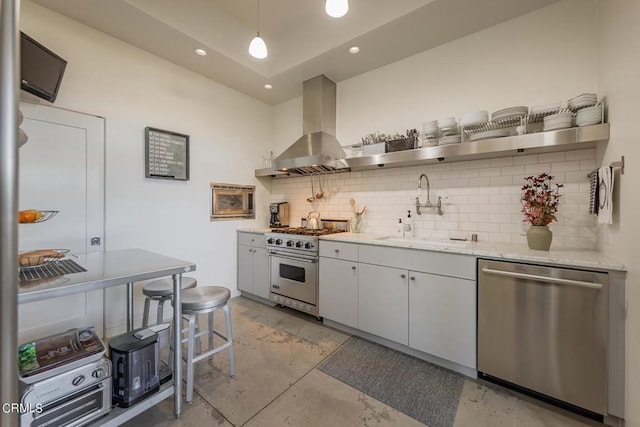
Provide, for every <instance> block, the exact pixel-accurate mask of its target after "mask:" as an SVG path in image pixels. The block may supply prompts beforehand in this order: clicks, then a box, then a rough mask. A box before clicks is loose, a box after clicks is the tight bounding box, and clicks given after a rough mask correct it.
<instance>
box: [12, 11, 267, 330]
mask: <svg viewBox="0 0 640 427" xmlns="http://www.w3.org/2000/svg"><path fill="white" fill-rule="evenodd" d="M21 29H22V30H23V31H24V32H26V33H27V34H29V35H30V36H32V37H34V38H35V39H36V40H38V41H40V42H41V43H43V44H44V45H45V46H47V47H48V48H50V49H51V50H53V51H54V52H56V53H58V54H59V55H60V56H62V57H63V58H65V59H66V60H67V61H68V66H67V70H66V73H65V76H64V79H63V82H62V87H61V89H60V94H59V97H58V99H57V101H56V103H55V106H57V107H63V108H68V109H72V110H76V111H82V112H86V113H91V114H96V115H99V116H103V117H105V118H106V233H105V235H106V238H105V240H106V248H107V249H108V250H117V249H124V248H136V247H137V248H143V249H147V250H150V251H154V252H158V253H162V254H165V255H168V256H173V257H176V258H181V259H185V260H189V261H192V262H194V263H196V265H197V271H196V272H195V273H193V276H194V277H196V278H197V279H198V282H199V283H200V284H202V285H223V286H226V287H228V288H230V289H232V290H233V292H234V294H237V289H236V267H235V266H236V249H235V244H236V243H235V242H236V236H235V230H236V228H237V227H239V226H251V225H254V224H256V223H264V222H266V218H267V208H268V197H269V196H268V189H267V188H265V185H268V183H267V184H265V183H262V182H259V181H258V180H256V179H255V178H254V169H255V168H257V167H259V165H260V161H261V156H262V155H263V154H264V153H265V152H268V146H269V144H268V142H267V143H265V142H264V139H262V138H256V137H255V136H256V135H266V136H267V138H266V139H267V140H268V139H269V137H270V135H271V134H272V113H273V108H272V107H270V106H268V105H267V104H264V103H262V102H260V101H257V100H255V99H252V98H250V97H247V96H245V95H243V94H240V93H238V92H236V91H234V90H232V89H230V88H228V87H226V86H223V85H221V84H218V83H215V82H212V81H211V80H208V79H206V78H204V77H201V76H198V75H196V74H194V73H192V72H190V71H187V70H185V69H183V68H181V67H179V66H177V65H175V64H172V63H170V62H167V61H165V60H162V59H159V58H158V57H156V56H153V55H151V54H149V53H147V52H145V51H142V50H140V49H138V48H135V47H133V46H131V45H129V44H126V43H123V42H122V41H120V40H117V39H115V38H112V37H110V36H107V35H105V34H103V33H100V32H97V31H95V30H92V29H90V28H89V27H86V26H84V25H82V24H79V23H78V22H76V21H73V20H70V19H67V18H65V17H63V16H61V15H58V14H56V13H53V12H51V11H50V10H48V9H45V8H43V7H41V6H39V5H36V4H34V3H32V2H30V1H28V0H27V1H23V2H22V17H21ZM146 126H152V127H157V128H161V129H167V130H172V131H175V132H179V133H184V134H188V135H190V137H191V142H190V144H191V145H190V151H191V153H190V169H191V170H190V175H191V177H190V180H189V181H188V182H177V181H176V182H170V181H166V180H152V179H145V178H144V128H145V127H146ZM265 147H266V148H265ZM210 181H218V182H228V183H239V184H253V185H256V186H257V191H258V192H257V200H258V204H259V206H258V214H257V215H258V220H257V221H217V222H210V221H209V217H208V207H209V192H208V191H209V182H210ZM108 294H109V301H108V302H109V304H108V306H107V309H108V314H107V328H116V329H117V328H120V329H121V328H122V327H123V322H124V321H125V318H126V316H125V304H124V293H123V290H122V289H118V290H117V291H115V290H114V291H113V292H112V291H111V290H110V291H109V293H108ZM136 313H137V315H138V316H139V315H140V314H141V309H137V310H136ZM111 332H113V330H111ZM107 333H110V331H109V330H108V331H107Z"/></svg>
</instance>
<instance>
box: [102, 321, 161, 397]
mask: <svg viewBox="0 0 640 427" xmlns="http://www.w3.org/2000/svg"><path fill="white" fill-rule="evenodd" d="M109 353H110V357H111V364H112V365H113V403H114V404H117V405H119V406H122V407H124V408H127V407H129V406H131V405H134V404H136V403H138V402H139V401H141V400H142V399H144V398H146V397H147V396H149V395H151V394H153V393H155V392H157V391H158V390H160V375H159V368H160V348H159V343H158V334H157V333H156V332H154V331H152V330H151V329H147V328H141V329H134V330H133V331H129V332H126V333H124V334H122V335H118V336H117V337H114V338H112V339H111V340H110V341H109Z"/></svg>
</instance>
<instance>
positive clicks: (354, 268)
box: [319, 257, 358, 328]
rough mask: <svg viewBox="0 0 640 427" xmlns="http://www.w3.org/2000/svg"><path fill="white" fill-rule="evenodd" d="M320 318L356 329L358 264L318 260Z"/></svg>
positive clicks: (339, 260)
mask: <svg viewBox="0 0 640 427" xmlns="http://www.w3.org/2000/svg"><path fill="white" fill-rule="evenodd" d="M319 305H320V316H322V317H324V318H326V319H329V320H333V321H335V322H338V323H342V324H343V325H347V326H351V327H352V328H358V263H357V262H355V261H346V260H341V259H333V258H324V257H323V258H321V260H320V303H319Z"/></svg>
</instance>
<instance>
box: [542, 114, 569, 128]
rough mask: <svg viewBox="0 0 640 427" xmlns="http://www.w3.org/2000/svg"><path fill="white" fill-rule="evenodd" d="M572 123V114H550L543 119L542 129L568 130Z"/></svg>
mask: <svg viewBox="0 0 640 427" xmlns="http://www.w3.org/2000/svg"><path fill="white" fill-rule="evenodd" d="M572 122H573V113H571V112H570V111H569V112H566V113H558V114H552V115H550V116H546V117H545V118H544V127H543V130H545V131H547V130H556V129H565V128H570V127H571V126H572Z"/></svg>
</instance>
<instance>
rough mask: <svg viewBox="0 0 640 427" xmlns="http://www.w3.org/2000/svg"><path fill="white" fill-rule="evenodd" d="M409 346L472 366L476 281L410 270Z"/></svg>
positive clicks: (474, 353)
mask: <svg viewBox="0 0 640 427" xmlns="http://www.w3.org/2000/svg"><path fill="white" fill-rule="evenodd" d="M409 346H410V347H412V348H415V349H416V350H420V351H424V352H425V353H429V354H433V355H434V356H438V357H441V358H442V359H446V360H450V361H452V362H455V363H458V364H460V365H464V366H467V367H469V368H473V369H475V367H476V286H475V282H474V281H473V280H465V279H458V278H454V277H446V276H439V275H435V274H426V273H416V272H409Z"/></svg>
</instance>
